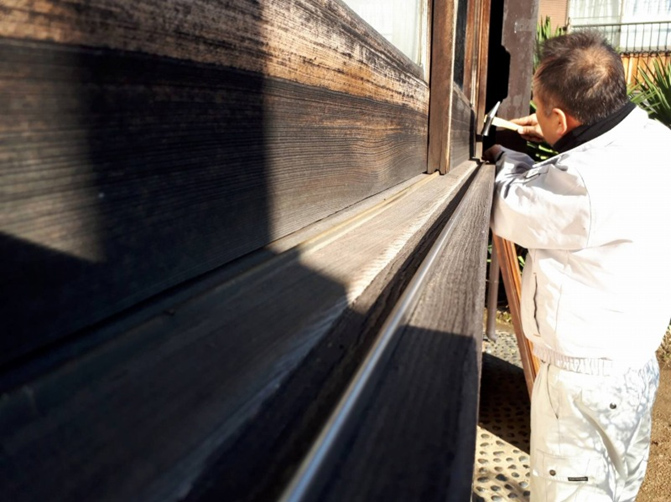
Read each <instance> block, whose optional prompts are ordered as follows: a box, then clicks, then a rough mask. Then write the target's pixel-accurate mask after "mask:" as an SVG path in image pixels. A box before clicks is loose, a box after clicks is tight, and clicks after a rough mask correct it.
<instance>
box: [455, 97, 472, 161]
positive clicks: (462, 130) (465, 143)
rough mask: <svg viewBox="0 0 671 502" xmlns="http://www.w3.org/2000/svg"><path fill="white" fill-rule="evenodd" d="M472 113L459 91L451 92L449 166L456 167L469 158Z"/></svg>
mask: <svg viewBox="0 0 671 502" xmlns="http://www.w3.org/2000/svg"><path fill="white" fill-rule="evenodd" d="M474 125H475V124H474V123H473V112H472V109H471V105H470V103H469V102H468V99H467V98H466V96H464V93H463V92H462V91H461V89H458V88H456V87H455V88H454V89H453V90H452V125H451V127H450V134H451V136H452V138H451V140H450V144H451V145H452V147H451V149H450V165H451V166H458V165H459V164H461V163H462V162H465V161H467V160H468V159H470V158H471V156H472V152H471V147H472V144H473V139H474V133H473V127H474Z"/></svg>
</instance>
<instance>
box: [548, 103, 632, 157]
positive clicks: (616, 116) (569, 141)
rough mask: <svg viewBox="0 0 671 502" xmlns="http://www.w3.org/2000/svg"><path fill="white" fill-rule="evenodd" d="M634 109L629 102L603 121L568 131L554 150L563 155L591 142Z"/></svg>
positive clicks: (555, 145)
mask: <svg viewBox="0 0 671 502" xmlns="http://www.w3.org/2000/svg"><path fill="white" fill-rule="evenodd" d="M634 108H636V105H635V104H634V103H632V102H631V101H627V103H626V104H625V105H624V106H623V107H622V108H620V109H619V110H617V111H616V112H615V113H611V114H610V115H608V116H607V117H606V118H605V119H603V120H600V121H598V122H595V123H594V124H589V125H581V126H578V127H576V128H575V129H572V130H570V131H569V132H567V133H566V134H564V135H563V136H562V137H561V138H559V140H558V141H557V142H556V143H555V144H554V149H555V150H557V151H558V152H559V153H564V152H566V151H568V150H572V149H573V148H575V147H577V146H580V145H582V144H584V143H587V142H588V141H592V140H593V139H594V138H597V137H599V136H601V135H602V134H604V133H606V132H608V131H610V130H611V129H612V128H614V127H615V126H616V125H618V124H619V123H620V122H622V121H623V120H624V119H625V118H626V117H627V115H629V114H630V113H631V111H632V110H633V109H634Z"/></svg>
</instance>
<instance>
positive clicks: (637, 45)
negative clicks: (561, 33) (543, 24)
mask: <svg viewBox="0 0 671 502" xmlns="http://www.w3.org/2000/svg"><path fill="white" fill-rule="evenodd" d="M584 30H594V31H598V32H600V33H601V34H603V36H604V37H605V38H606V40H608V42H609V43H610V44H611V45H612V46H613V47H615V48H616V49H617V50H618V51H619V52H662V51H669V50H671V21H656V22H651V23H609V24H579V25H569V31H584Z"/></svg>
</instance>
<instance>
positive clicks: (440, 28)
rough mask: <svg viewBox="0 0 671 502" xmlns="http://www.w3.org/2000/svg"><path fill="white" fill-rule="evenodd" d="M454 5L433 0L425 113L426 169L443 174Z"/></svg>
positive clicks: (445, 0)
mask: <svg viewBox="0 0 671 502" xmlns="http://www.w3.org/2000/svg"><path fill="white" fill-rule="evenodd" d="M455 7H456V5H455V3H454V2H453V1H452V0H436V1H435V2H434V4H433V28H432V30H431V33H432V43H431V102H430V113H429V146H428V159H427V161H428V170H427V172H429V173H432V172H434V171H440V172H441V173H442V174H445V173H446V172H447V171H448V170H449V167H450V166H449V161H450V139H451V137H450V117H451V116H452V88H453V87H454V81H453V80H454V50H455V47H454V45H455V36H454V27H455V25H456V14H457V13H456V8H455Z"/></svg>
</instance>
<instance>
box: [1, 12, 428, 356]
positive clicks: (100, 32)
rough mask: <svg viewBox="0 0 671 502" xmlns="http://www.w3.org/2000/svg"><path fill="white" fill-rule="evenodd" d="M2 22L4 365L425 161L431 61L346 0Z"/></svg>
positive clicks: (37, 16)
mask: <svg viewBox="0 0 671 502" xmlns="http://www.w3.org/2000/svg"><path fill="white" fill-rule="evenodd" d="M241 34H244V36H241ZM0 36H1V37H0V86H1V87H2V90H3V92H2V97H1V98H0V135H1V141H0V183H2V186H3V191H2V194H0V204H1V207H2V211H1V212H0V232H1V233H0V263H1V265H0V274H1V275H2V276H3V277H4V278H5V281H6V283H7V284H12V287H11V288H3V290H2V293H1V294H0V304H1V307H0V315H1V316H2V318H3V323H4V325H5V326H6V327H7V329H8V330H9V331H10V332H11V333H12V334H13V335H12V336H11V337H2V339H1V341H0V354H1V356H0V365H1V364H8V363H12V364H21V362H20V361H21V360H20V359H19V358H22V357H32V355H33V354H37V352H36V351H39V350H42V349H44V350H50V347H52V344H54V343H60V342H61V341H62V340H65V339H66V338H67V337H72V336H79V333H80V332H81V331H82V330H86V329H89V328H90V327H92V326H94V325H95V324H96V323H98V322H101V321H103V320H105V319H107V318H109V317H110V316H112V315H115V314H117V313H119V312H122V311H124V310H125V309H128V308H130V307H133V306H135V305H138V303H139V302H142V301H144V300H147V299H149V298H152V297H153V296H154V295H156V294H158V293H161V292H162V291H165V290H167V289H168V288H171V287H173V286H176V285H178V284H180V283H182V282H184V281H186V280H190V279H192V278H195V277H198V276H199V275H201V274H204V273H207V272H209V271H211V270H213V269H215V268H217V267H220V266H222V265H223V264H225V263H228V262H230V261H231V260H234V259H236V258H238V257H240V256H243V255H245V254H247V253H249V252H251V251H253V250H255V249H258V248H260V247H261V246H263V245H265V244H267V243H268V242H270V241H273V240H275V239H278V238H280V237H282V236H284V235H287V234H289V233H291V232H294V231H296V230H298V229H300V228H302V227H304V226H306V225H308V224H310V223H312V222H314V221H317V220H319V219H322V218H324V217H326V216H328V215H330V214H333V213H335V212H337V211H339V210H342V209H343V208H346V207H348V206H350V205H352V204H354V203H356V202H358V201H360V200H362V199H365V198H366V197H369V196H371V195H373V194H376V193H379V192H381V191H383V190H385V189H386V188H388V187H390V186H394V185H396V184H398V183H400V182H402V181H404V180H407V179H409V178H411V177H412V176H415V175H417V174H419V173H421V172H424V171H425V169H426V143H427V109H428V86H427V84H426V83H425V82H423V80H422V79H421V72H420V70H419V69H418V67H416V66H415V65H413V64H412V63H410V62H409V61H408V60H407V59H406V58H405V56H403V55H402V54H400V52H399V51H397V50H396V49H394V48H393V47H391V46H390V44H388V43H386V42H385V41H384V40H383V39H382V37H381V36H379V35H377V34H374V33H372V32H371V30H370V29H369V28H366V27H365V26H364V25H363V24H361V23H357V22H356V18H355V17H353V14H352V13H351V12H350V11H349V10H348V9H347V8H345V7H343V6H342V5H341V4H340V3H338V2H327V1H321V0H295V1H292V2H278V1H270V0H268V1H265V2H244V1H242V0H239V1H232V0H230V1H226V2H221V3H213V2H198V3H197V5H194V4H192V3H191V2H186V1H177V0H175V1H173V2H170V3H169V5H167V4H165V3H164V2H143V3H142V5H139V6H137V5H135V3H133V2H128V1H121V0H118V1H111V0H108V1H105V0H100V1H98V2H94V3H89V2H78V1H75V2H68V3H63V2H50V1H45V2H40V3H37V4H36V3H33V2H15V3H13V4H12V6H11V7H5V8H4V10H3V17H2V21H1V22H0Z"/></svg>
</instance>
